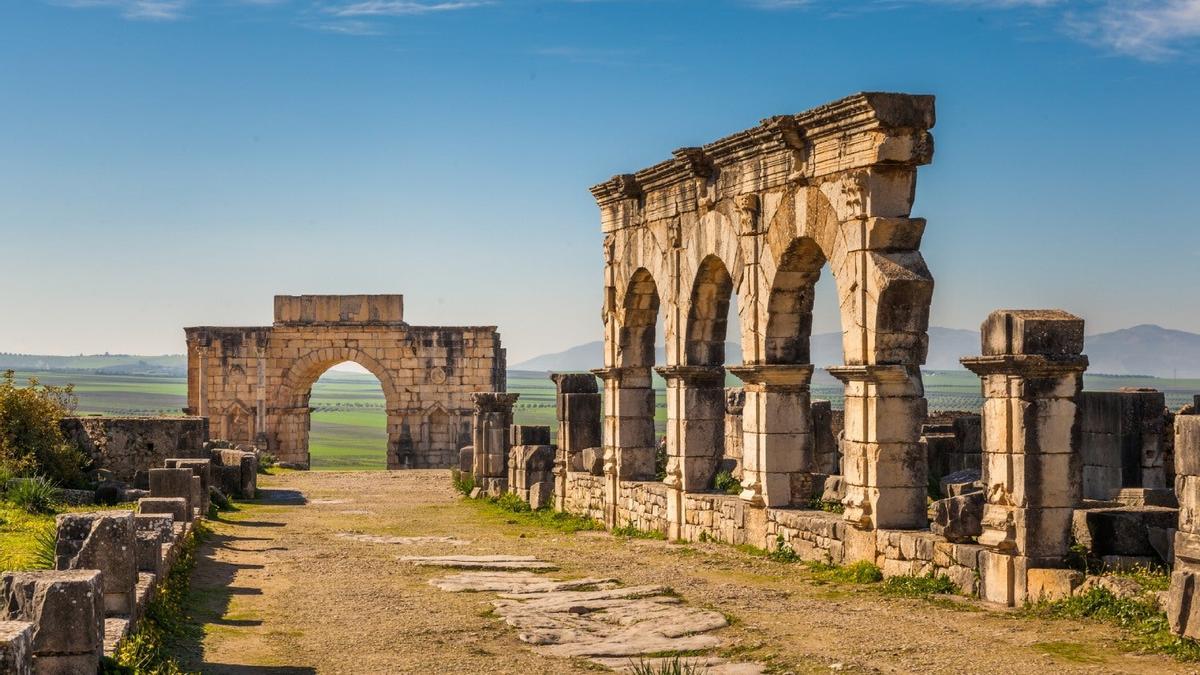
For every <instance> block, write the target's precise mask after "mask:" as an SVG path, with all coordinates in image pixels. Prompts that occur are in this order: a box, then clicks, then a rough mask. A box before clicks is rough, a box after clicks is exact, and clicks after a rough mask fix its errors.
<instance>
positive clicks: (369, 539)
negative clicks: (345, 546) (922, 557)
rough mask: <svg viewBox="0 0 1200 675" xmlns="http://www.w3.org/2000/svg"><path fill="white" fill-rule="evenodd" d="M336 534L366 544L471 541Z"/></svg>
mask: <svg viewBox="0 0 1200 675" xmlns="http://www.w3.org/2000/svg"><path fill="white" fill-rule="evenodd" d="M337 536H339V537H341V538H343V539H353V540H354V541H362V542H366V543H368V544H413V545H416V544H449V545H451V546H464V545H466V544H469V543H471V542H469V541H464V540H462V539H455V538H454V537H385V536H382V535H377V534H360V533H358V532H338V534H337Z"/></svg>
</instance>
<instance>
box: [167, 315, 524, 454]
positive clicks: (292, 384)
mask: <svg viewBox="0 0 1200 675" xmlns="http://www.w3.org/2000/svg"><path fill="white" fill-rule="evenodd" d="M403 306H404V303H403V296H400V295H301V296H276V297H275V322H274V324H273V325H272V326H261V327H239V328H230V327H216V326H197V327H192V328H185V329H184V330H185V332H186V334H187V345H188V407H187V409H186V412H188V413H189V414H193V415H200V416H205V417H209V418H210V420H211V422H210V426H211V430H212V434H213V436H215V437H219V438H224V439H228V440H229V441H232V442H234V443H247V444H255V445H257V446H258V447H260V448H265V449H267V450H269V451H270V452H272V453H274V454H275V455H276V456H277V457H278V459H279V460H280V461H282V462H290V463H296V464H302V465H308V463H309V456H308V431H309V412H310V409H309V396H310V394H311V392H312V385H313V383H314V382H315V381H316V380H317V378H319V377H320V376H321V374H322V373H324V372H325V371H326V370H328V369H329V368H330V367H331V366H334V365H336V364H338V363H341V362H344V361H353V362H355V363H357V364H359V365H361V366H363V367H364V368H366V369H367V370H368V371H370V372H371V373H372V374H374V375H375V377H377V378H378V379H379V382H380V384H381V385H382V387H383V394H384V398H385V399H386V406H387V416H388V423H387V429H388V447H387V462H388V468H390V469H398V468H406V467H407V468H446V467H451V466H454V465H455V464H456V463H457V458H458V449H459V448H460V447H462V446H464V445H469V444H470V435H471V415H472V411H473V405H472V402H471V394H472V393H473V392H479V391H504V389H505V375H504V372H505V353H504V349H503V348H502V347H501V345H500V334H499V333H498V332H497V331H496V327H495V326H456V327H451V326H410V325H408V324H407V323H404V312H403Z"/></svg>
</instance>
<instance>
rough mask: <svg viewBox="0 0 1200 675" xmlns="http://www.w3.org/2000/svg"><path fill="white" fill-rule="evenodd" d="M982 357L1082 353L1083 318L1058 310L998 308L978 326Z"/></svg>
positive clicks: (1070, 354) (1071, 354)
mask: <svg viewBox="0 0 1200 675" xmlns="http://www.w3.org/2000/svg"><path fill="white" fill-rule="evenodd" d="M981 332H982V335H983V354H984V355H985V356H997V355H1009V354H1038V355H1043V356H1074V355H1077V354H1080V353H1082V352H1083V319H1081V318H1079V317H1077V316H1075V315H1073V314H1070V313H1068V312H1064V311H1062V310H1061V309H998V310H996V311H994V312H992V313H991V314H989V315H988V318H987V319H986V320H985V321H984V322H983V327H982V329H981Z"/></svg>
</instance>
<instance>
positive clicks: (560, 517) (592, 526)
mask: <svg viewBox="0 0 1200 675" xmlns="http://www.w3.org/2000/svg"><path fill="white" fill-rule="evenodd" d="M466 501H467V503H468V504H472V505H474V506H475V507H476V508H478V509H479V510H480V511H483V512H484V513H487V514H490V515H492V516H494V517H498V518H503V520H504V522H505V523H506V524H509V525H523V526H535V527H544V528H548V529H551V530H556V531H558V532H562V533H564V534H574V533H576V532H579V531H583V530H603V529H604V523H600V522H597V521H595V520H592V519H591V518H584V517H582V516H576V515H573V514H570V513H565V512H563V511H554V510H551V509H549V508H543V509H538V510H536V511H535V510H533V509H531V508H529V504H528V503H526V502H525V501H523V500H522V499H521V498H520V497H518V496H516V495H515V494H512V493H506V494H504V495H501V496H500V497H488V498H485V499H468V500H466Z"/></svg>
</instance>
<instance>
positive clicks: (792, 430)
mask: <svg viewBox="0 0 1200 675" xmlns="http://www.w3.org/2000/svg"><path fill="white" fill-rule="evenodd" d="M729 372H731V373H733V374H734V375H735V376H736V377H738V378H739V379H741V380H742V381H743V382H745V383H746V386H745V391H746V405H745V407H744V408H743V409H742V429H743V446H744V450H743V453H744V457H743V459H744V464H743V467H742V488H743V489H742V494H741V497H742V499H744V500H746V501H747V502H750V504H752V505H754V506H788V505H789V504H792V503H795V502H796V501H798V500H802V499H804V498H807V496H808V495H809V494H810V493H811V492H812V471H813V434H812V421H811V419H810V415H809V413H810V401H809V389H808V387H809V382H810V381H811V380H812V372H813V367H812V365H811V364H806V365H758V366H737V367H732V368H729Z"/></svg>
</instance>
